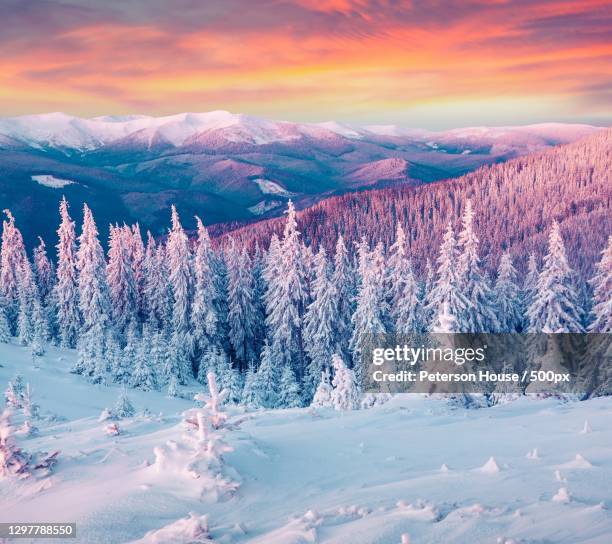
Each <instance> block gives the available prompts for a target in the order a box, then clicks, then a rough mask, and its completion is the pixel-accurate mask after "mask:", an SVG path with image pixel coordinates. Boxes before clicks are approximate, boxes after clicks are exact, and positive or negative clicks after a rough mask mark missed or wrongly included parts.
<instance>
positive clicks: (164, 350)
mask: <svg viewBox="0 0 612 544" xmlns="http://www.w3.org/2000/svg"><path fill="white" fill-rule="evenodd" d="M148 329H149V330H153V329H152V328H151V327H150V326H148ZM167 359H168V346H167V341H166V340H165V338H164V335H163V333H161V332H153V337H152V340H151V346H150V351H149V361H150V365H151V368H152V372H153V374H154V375H155V379H156V382H157V383H158V384H160V385H161V384H163V383H166V379H165V377H164V367H165V364H166V361H167Z"/></svg>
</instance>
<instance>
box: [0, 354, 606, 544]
mask: <svg viewBox="0 0 612 544" xmlns="http://www.w3.org/2000/svg"><path fill="white" fill-rule="evenodd" d="M74 356H75V354H74V353H73V352H70V351H64V352H60V351H58V350H53V349H50V350H49V351H48V353H47V355H45V356H44V357H43V359H42V360H41V361H40V368H39V369H36V368H34V366H33V364H32V360H31V356H30V351H29V349H26V348H20V347H18V346H9V345H5V344H0V365H1V366H0V384H2V389H4V388H5V386H6V383H7V382H8V380H10V379H12V378H13V377H14V375H15V374H16V373H20V374H22V375H23V377H24V380H25V381H26V382H29V383H30V384H31V386H32V387H33V392H34V400H35V401H36V402H37V403H38V404H39V405H40V408H41V416H42V418H43V419H41V420H39V421H37V422H36V425H37V426H38V428H39V434H38V435H37V436H32V437H29V438H23V437H19V438H18V440H19V445H20V446H21V447H22V448H23V449H25V450H27V451H28V452H36V451H39V450H45V451H52V450H56V449H59V450H61V454H60V456H59V463H58V465H57V467H56V469H55V472H54V474H53V475H51V476H50V477H48V478H44V479H35V478H29V479H26V480H20V481H17V480H14V479H6V478H5V479H0V521H2V522H7V521H44V522H51V521H57V522H61V521H65V522H68V521H76V522H77V527H78V529H77V530H78V535H79V537H78V538H77V539H76V542H84V543H109V544H111V543H112V544H120V543H127V542H140V543H164V542H172V543H178V544H180V543H181V542H184V543H187V542H191V543H197V542H219V543H245V542H248V543H252V544H256V543H257V544H294V543H295V544H297V543H308V542H313V543H314V542H321V543H329V544H331V543H334V544H347V543H351V544H374V543H381V544H400V542H402V540H401V539H402V535H405V536H404V542H408V541H409V542H411V543H412V544H415V543H419V544H421V543H442V542H444V543H462V544H463V543H498V542H501V543H504V544H510V543H511V542H515V543H533V544H535V543H538V544H545V543H567V544H569V543H571V544H576V543H589V544H595V543H600V544H604V543H609V542H610V541H612V515H611V511H610V509H609V508H610V507H611V506H612V504H611V502H610V486H611V484H612V435H611V434H610V428H611V424H612V399H609V398H607V399H596V400H591V401H588V402H582V403H561V402H559V401H557V400H552V399H549V400H539V401H535V400H529V399H523V400H520V401H517V402H515V403H511V404H506V405H503V406H498V407H495V408H488V409H481V410H465V409H463V408H454V407H452V406H451V405H449V404H448V403H446V402H445V401H441V400H433V399H424V398H421V397H404V398H399V397H397V398H395V399H393V400H392V401H390V402H389V403H387V404H385V405H383V406H380V407H377V408H374V409H371V410H367V411H356V412H348V413H336V412H331V411H318V412H317V413H315V412H312V411H310V410H307V409H292V410H278V411H259V412H254V413H243V410H241V409H237V408H236V409H232V410H230V412H231V413H232V416H233V418H234V419H236V418H240V419H244V418H246V419H245V420H244V421H243V422H242V423H241V425H240V426H239V428H237V429H234V430H222V431H220V434H221V435H222V438H223V440H224V441H225V442H227V443H229V444H230V445H231V446H232V447H233V451H232V452H229V453H226V454H225V455H224V468H223V475H224V477H226V478H228V479H231V480H232V481H235V482H238V483H239V484H240V485H239V488H238V489H237V491H236V492H235V493H234V494H233V495H232V496H229V497H223V496H221V497H215V496H214V494H210V493H204V494H202V493H201V485H200V484H201V482H198V481H197V480H193V479H190V478H189V477H187V476H186V475H185V474H183V473H181V472H180V471H175V470H172V469H171V468H169V469H168V470H167V471H166V470H164V471H161V472H160V471H158V470H157V467H156V466H155V465H152V464H153V462H154V458H155V455H154V453H153V449H154V448H155V447H158V446H164V447H165V448H166V449H172V448H175V449H176V450H177V451H181V450H182V449H183V448H185V447H186V444H187V440H188V439H187V437H186V435H187V434H188V433H189V431H188V430H187V429H186V428H185V427H184V425H183V424H182V423H181V421H182V416H181V413H182V412H183V411H184V410H186V409H188V408H190V407H193V406H194V403H193V401H188V400H183V399H171V398H167V397H165V396H164V394H163V393H155V392H153V393H151V392H148V393H145V392H138V391H132V390H130V391H129V392H128V395H129V397H130V400H131V401H132V403H133V404H134V406H135V408H136V410H137V412H138V413H137V415H136V416H135V417H133V418H127V419H123V420H120V421H119V422H118V423H119V426H120V428H121V429H122V431H123V434H121V435H119V436H109V435H107V434H106V433H105V430H104V429H105V426H106V423H104V422H99V421H98V417H99V415H100V412H101V411H102V410H103V409H104V408H105V407H108V408H112V407H113V405H114V404H115V402H116V399H117V397H118V395H119V392H120V389H119V387H117V386H95V385H90V384H88V383H87V382H86V381H85V380H84V379H83V378H82V377H80V376H75V375H72V374H70V373H69V372H68V369H69V368H70V366H71V365H72V364H73V362H74ZM192 389H193V391H194V392H195V391H196V390H197V387H195V386H194V387H193V388H192ZM145 408H146V409H147V410H148V411H149V412H150V413H149V414H143V411H144V410H145ZM51 415H54V416H56V420H55V421H53V420H52V418H49V416H51ZM18 417H19V414H17V418H16V419H18ZM44 418H48V419H49V420H48V421H45V419H44ZM585 420H588V422H589V424H588V426H587V429H586V430H587V431H588V432H582V431H583V430H584V427H585ZM168 441H171V442H170V444H168ZM534 450H537V451H534ZM528 454H529V455H528ZM577 455H579V457H578V458H577V457H576V456H577ZM491 457H493V460H491V459H490V458H491ZM150 465H152V466H150ZM443 465H445V467H444V468H442V467H443ZM190 513H192V515H191V517H188V516H189V514H190ZM204 515H207V516H208V518H207V522H206V520H205V519H204V518H203V517H202V516H204ZM183 518H185V519H183ZM147 533H148V535H147ZM145 535H147V536H145ZM408 537H409V540H408ZM21 542H27V540H21ZM37 542H43V541H41V540H39V541H37ZM49 542H59V541H58V540H54V541H49ZM72 542H75V540H72Z"/></svg>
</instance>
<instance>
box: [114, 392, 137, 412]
mask: <svg viewBox="0 0 612 544" xmlns="http://www.w3.org/2000/svg"><path fill="white" fill-rule="evenodd" d="M135 414H136V410H135V409H134V406H133V404H132V403H131V402H130V399H129V398H128V394H127V389H126V388H125V387H122V388H121V393H119V398H118V399H117V403H116V404H115V407H114V408H113V415H114V416H115V417H117V418H120V419H123V418H124V417H134V415H135Z"/></svg>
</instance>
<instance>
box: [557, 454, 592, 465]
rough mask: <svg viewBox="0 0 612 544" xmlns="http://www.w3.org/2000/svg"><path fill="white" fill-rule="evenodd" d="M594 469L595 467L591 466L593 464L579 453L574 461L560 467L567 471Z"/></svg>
mask: <svg viewBox="0 0 612 544" xmlns="http://www.w3.org/2000/svg"><path fill="white" fill-rule="evenodd" d="M592 467H593V465H592V464H591V462H590V461H588V460H587V459H585V458H584V457H583V456H582V455H580V454H579V453H577V454H576V457H575V458H574V459H572V460H571V461H568V462H567V463H564V464H562V465H559V468H565V469H586V468H592Z"/></svg>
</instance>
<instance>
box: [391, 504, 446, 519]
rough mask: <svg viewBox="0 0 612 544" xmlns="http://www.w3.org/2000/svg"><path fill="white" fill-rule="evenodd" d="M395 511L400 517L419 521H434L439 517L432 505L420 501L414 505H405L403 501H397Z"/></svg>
mask: <svg viewBox="0 0 612 544" xmlns="http://www.w3.org/2000/svg"><path fill="white" fill-rule="evenodd" d="M397 509H398V512H399V513H400V514H401V515H402V517H406V518H410V519H416V520H420V521H435V520H436V519H438V517H439V512H438V510H437V509H436V507H435V506H434V505H433V504H429V503H426V502H423V501H420V500H419V501H417V502H416V503H415V504H407V503H405V502H404V501H398V502H397Z"/></svg>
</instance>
